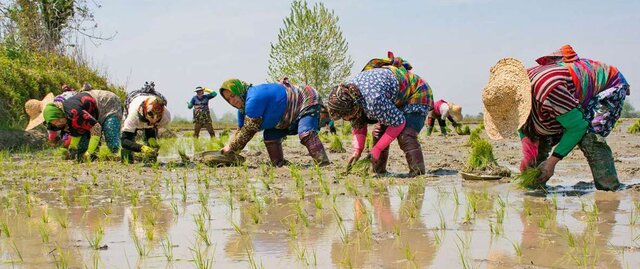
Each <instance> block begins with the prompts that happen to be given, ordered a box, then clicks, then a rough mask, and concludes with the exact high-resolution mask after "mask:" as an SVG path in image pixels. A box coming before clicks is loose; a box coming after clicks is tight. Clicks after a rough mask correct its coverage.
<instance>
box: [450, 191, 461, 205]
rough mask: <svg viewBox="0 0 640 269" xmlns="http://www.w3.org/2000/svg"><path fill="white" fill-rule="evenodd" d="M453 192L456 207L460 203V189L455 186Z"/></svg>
mask: <svg viewBox="0 0 640 269" xmlns="http://www.w3.org/2000/svg"><path fill="white" fill-rule="evenodd" d="M451 192H452V193H453V202H454V203H455V205H456V207H458V206H459V205H460V197H459V196H458V189H457V188H456V187H455V186H454V187H453V190H452V191H451Z"/></svg>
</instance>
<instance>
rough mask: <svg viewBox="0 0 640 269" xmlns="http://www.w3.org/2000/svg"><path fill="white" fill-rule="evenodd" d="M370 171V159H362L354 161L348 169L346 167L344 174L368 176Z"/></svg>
mask: <svg viewBox="0 0 640 269" xmlns="http://www.w3.org/2000/svg"><path fill="white" fill-rule="evenodd" d="M370 170H371V159H370V158H364V159H361V160H358V161H356V162H355V163H353V164H352V165H351V166H350V167H347V169H346V173H347V174H348V173H353V174H355V175H358V176H369V173H370Z"/></svg>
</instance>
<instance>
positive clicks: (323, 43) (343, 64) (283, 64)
mask: <svg viewBox="0 0 640 269" xmlns="http://www.w3.org/2000/svg"><path fill="white" fill-rule="evenodd" d="M348 49H349V48H348V43H347V41H346V40H345V38H344V37H343V35H342V30H341V29H340V27H339V26H338V16H336V15H335V14H334V12H333V11H331V10H329V9H327V8H326V7H325V6H324V4H322V3H316V4H314V5H313V7H309V5H308V4H307V2H306V1H299V0H295V1H293V3H291V13H290V14H289V16H288V17H286V18H285V19H284V28H281V29H280V31H279V32H278V41H277V42H276V43H275V44H273V43H272V44H271V52H270V53H269V72H268V74H269V77H270V79H271V80H272V81H276V80H280V79H281V78H283V77H288V78H289V80H290V81H291V83H294V84H304V85H310V86H312V87H314V88H316V90H318V91H319V92H320V93H321V94H322V95H324V96H326V95H328V93H329V91H330V89H331V87H333V86H334V85H337V84H338V83H340V82H343V81H344V80H345V79H346V78H347V77H348V76H349V74H350V73H351V67H352V66H353V60H351V56H349V55H348Z"/></svg>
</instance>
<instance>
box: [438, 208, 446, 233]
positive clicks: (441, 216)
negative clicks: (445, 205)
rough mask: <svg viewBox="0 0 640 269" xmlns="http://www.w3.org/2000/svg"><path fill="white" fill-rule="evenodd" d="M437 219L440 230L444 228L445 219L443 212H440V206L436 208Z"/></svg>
mask: <svg viewBox="0 0 640 269" xmlns="http://www.w3.org/2000/svg"><path fill="white" fill-rule="evenodd" d="M438 219H440V225H439V228H440V230H446V229H447V220H446V219H445V218H444V213H442V208H440V209H439V210H438Z"/></svg>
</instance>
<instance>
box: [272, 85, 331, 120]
mask: <svg viewBox="0 0 640 269" xmlns="http://www.w3.org/2000/svg"><path fill="white" fill-rule="evenodd" d="M282 86H284V87H285V89H286V91H287V108H286V109H285V111H284V115H283V116H282V119H281V120H280V122H278V125H276V129H288V128H289V126H291V124H292V123H294V122H295V121H296V120H297V119H298V118H300V116H303V115H301V113H303V112H304V111H305V110H306V109H307V108H310V107H312V106H315V105H320V104H322V101H321V99H320V95H318V92H317V91H316V90H315V89H314V88H312V87H311V86H308V85H307V86H304V87H298V86H294V85H290V84H288V85H285V84H282Z"/></svg>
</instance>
